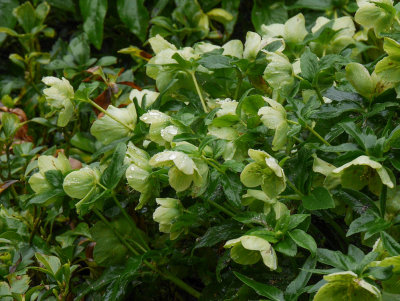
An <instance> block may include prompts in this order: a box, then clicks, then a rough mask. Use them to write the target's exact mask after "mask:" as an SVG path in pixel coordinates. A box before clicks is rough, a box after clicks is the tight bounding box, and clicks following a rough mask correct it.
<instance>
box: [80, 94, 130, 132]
mask: <svg viewBox="0 0 400 301" xmlns="http://www.w3.org/2000/svg"><path fill="white" fill-rule="evenodd" d="M87 101H88V102H89V103H90V104H91V105H92V106H94V107H95V108H96V109H97V110H99V111H100V112H102V113H104V114H105V115H107V116H108V117H110V118H111V119H113V120H114V121H116V122H118V123H119V124H121V125H122V126H124V127H125V128H127V129H128V130H130V131H131V132H133V128H131V127H130V126H129V125H127V124H125V123H123V122H122V121H120V120H118V119H117V118H115V117H114V116H113V115H111V114H110V113H108V112H107V111H106V110H104V109H103V108H102V107H100V106H99V105H98V104H97V103H95V102H94V101H93V100H91V99H87Z"/></svg>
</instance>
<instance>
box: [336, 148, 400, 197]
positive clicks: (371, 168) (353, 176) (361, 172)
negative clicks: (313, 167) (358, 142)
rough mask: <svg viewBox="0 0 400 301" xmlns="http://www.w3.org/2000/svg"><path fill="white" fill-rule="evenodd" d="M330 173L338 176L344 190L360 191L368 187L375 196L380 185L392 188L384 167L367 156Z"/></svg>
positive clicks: (379, 190)
mask: <svg viewBox="0 0 400 301" xmlns="http://www.w3.org/2000/svg"><path fill="white" fill-rule="evenodd" d="M332 173H333V174H337V175H340V178H341V184H342V186H343V187H345V188H350V189H354V190H360V189H362V188H364V187H365V186H367V185H368V187H369V189H370V190H371V192H373V193H374V194H376V195H379V194H380V192H381V189H382V188H381V186H382V184H383V185H386V186H388V187H389V188H394V184H393V182H392V180H391V179H390V176H389V174H388V172H387V171H386V169H385V167H383V166H382V165H381V164H380V163H378V162H376V161H373V160H371V159H370V158H369V157H368V156H360V157H358V158H356V159H354V160H353V161H350V162H348V163H346V164H344V165H342V166H341V167H339V168H336V169H334V170H333V171H332Z"/></svg>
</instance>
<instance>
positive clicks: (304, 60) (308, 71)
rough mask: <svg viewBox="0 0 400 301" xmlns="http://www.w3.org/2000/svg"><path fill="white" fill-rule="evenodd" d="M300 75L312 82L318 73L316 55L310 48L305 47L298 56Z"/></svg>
mask: <svg viewBox="0 0 400 301" xmlns="http://www.w3.org/2000/svg"><path fill="white" fill-rule="evenodd" d="M300 68H301V76H302V77H303V78H305V79H306V80H308V81H309V82H310V83H312V82H313V80H314V77H315V76H316V75H317V74H318V71H319V66H318V57H317V56H316V55H315V54H314V53H312V52H311V50H310V48H306V51H304V52H303V54H302V55H301V58H300Z"/></svg>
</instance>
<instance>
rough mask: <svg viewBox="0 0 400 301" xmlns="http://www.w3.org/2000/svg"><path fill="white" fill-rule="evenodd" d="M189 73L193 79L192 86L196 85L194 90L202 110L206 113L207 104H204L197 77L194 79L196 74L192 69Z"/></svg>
mask: <svg viewBox="0 0 400 301" xmlns="http://www.w3.org/2000/svg"><path fill="white" fill-rule="evenodd" d="M189 73H190V75H191V76H192V80H193V83H194V86H195V87H196V92H197V94H198V95H199V98H200V101H201V105H202V106H203V110H204V112H205V113H208V109H207V105H206V102H205V100H204V98H203V94H202V93H201V90H200V87H199V84H198V82H197V79H196V75H195V74H194V71H191V72H189Z"/></svg>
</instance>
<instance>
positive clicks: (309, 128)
mask: <svg viewBox="0 0 400 301" xmlns="http://www.w3.org/2000/svg"><path fill="white" fill-rule="evenodd" d="M306 128H307V130H309V131H310V132H311V133H313V135H314V136H315V137H317V138H318V139H319V140H321V142H322V143H323V144H325V145H327V146H331V144H330V143H329V142H328V141H326V140H325V139H324V138H322V136H321V135H320V134H318V133H317V132H316V131H315V130H314V129H313V128H312V127H310V126H309V125H308V124H306Z"/></svg>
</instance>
